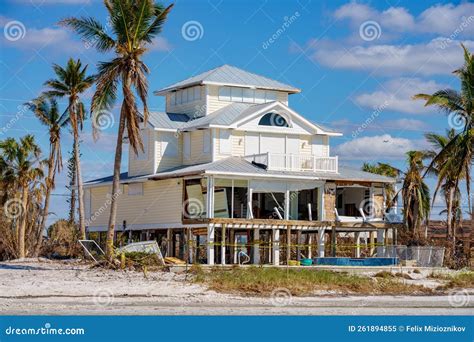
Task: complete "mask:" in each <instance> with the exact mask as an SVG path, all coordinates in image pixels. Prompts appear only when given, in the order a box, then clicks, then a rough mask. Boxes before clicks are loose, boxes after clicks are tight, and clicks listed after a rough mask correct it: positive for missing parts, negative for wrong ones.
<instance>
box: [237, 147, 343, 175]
mask: <svg viewBox="0 0 474 342" xmlns="http://www.w3.org/2000/svg"><path fill="white" fill-rule="evenodd" d="M244 158H245V159H246V160H247V161H249V162H255V163H258V164H263V165H265V166H266V167H267V169H268V170H276V171H312V172H320V171H322V172H338V159H337V156H335V157H317V156H314V155H312V154H285V153H268V152H267V153H260V154H253V155H250V156H245V157H244Z"/></svg>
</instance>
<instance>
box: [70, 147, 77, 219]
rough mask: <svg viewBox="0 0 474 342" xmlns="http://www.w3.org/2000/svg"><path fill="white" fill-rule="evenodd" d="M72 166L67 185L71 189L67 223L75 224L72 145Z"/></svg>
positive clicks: (74, 178)
mask: <svg viewBox="0 0 474 342" xmlns="http://www.w3.org/2000/svg"><path fill="white" fill-rule="evenodd" d="M71 162H72V164H73V165H72V166H71V169H70V170H69V172H70V175H71V180H70V182H69V186H70V189H71V198H70V199H69V223H71V224H75V221H76V188H75V186H76V179H77V177H76V162H75V157H74V147H73V157H72V159H71Z"/></svg>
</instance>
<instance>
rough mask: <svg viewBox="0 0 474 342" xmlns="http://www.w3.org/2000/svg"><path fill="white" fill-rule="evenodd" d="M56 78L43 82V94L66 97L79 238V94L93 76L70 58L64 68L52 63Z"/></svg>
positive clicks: (81, 110)
mask: <svg viewBox="0 0 474 342" xmlns="http://www.w3.org/2000/svg"><path fill="white" fill-rule="evenodd" d="M53 70H54V72H55V73H56V77H57V78H56V79H50V80H48V81H46V82H45V85H46V86H47V87H48V90H47V91H45V95H46V96H49V97H54V98H67V100H68V113H69V122H70V124H71V128H72V132H73V137H74V151H75V155H74V158H75V160H76V180H77V194H78V201H79V230H80V235H81V239H85V237H86V223H85V217H84V189H83V186H82V176H81V164H80V156H79V130H80V129H82V123H83V121H84V119H85V109H84V103H83V102H82V101H81V98H80V95H81V94H82V93H84V92H85V91H86V90H87V89H88V88H90V87H91V86H92V85H93V84H94V80H95V77H94V76H88V75H87V65H86V66H84V67H82V63H81V61H80V60H79V59H78V60H77V61H75V60H73V59H72V58H70V59H69V60H68V62H67V65H66V68H63V67H61V66H59V65H57V64H54V65H53Z"/></svg>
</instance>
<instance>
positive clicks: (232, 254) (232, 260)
mask: <svg viewBox="0 0 474 342" xmlns="http://www.w3.org/2000/svg"><path fill="white" fill-rule="evenodd" d="M229 242H230V244H231V246H230V263H231V264H236V263H237V256H236V253H235V230H234V228H231V229H230V231H229Z"/></svg>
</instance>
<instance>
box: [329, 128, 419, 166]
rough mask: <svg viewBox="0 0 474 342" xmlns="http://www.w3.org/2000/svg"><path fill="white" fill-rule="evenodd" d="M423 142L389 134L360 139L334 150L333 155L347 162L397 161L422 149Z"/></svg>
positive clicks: (343, 144)
mask: <svg viewBox="0 0 474 342" xmlns="http://www.w3.org/2000/svg"><path fill="white" fill-rule="evenodd" d="M424 146H425V144H424V142H423V141H414V140H410V139H405V138H397V137H392V136H391V135H390V134H383V135H375V136H370V137H360V138H357V139H353V140H350V141H347V142H345V143H342V144H340V145H338V146H336V147H335V148H334V151H335V154H337V155H339V156H340V157H341V158H342V159H348V160H388V159H391V160H399V159H404V158H405V153H406V152H408V151H411V150H419V149H423V148H424Z"/></svg>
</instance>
